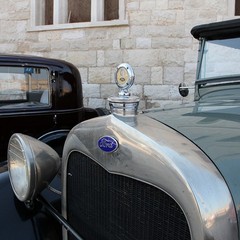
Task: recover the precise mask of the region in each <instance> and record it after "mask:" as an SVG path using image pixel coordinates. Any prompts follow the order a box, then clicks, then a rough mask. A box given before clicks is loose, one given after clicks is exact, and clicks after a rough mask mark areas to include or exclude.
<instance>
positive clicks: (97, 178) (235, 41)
mask: <svg viewBox="0 0 240 240" xmlns="http://www.w3.org/2000/svg"><path fill="white" fill-rule="evenodd" d="M192 34H193V36H194V37H195V38H197V39H198V40H199V43H200V51H199V60H198V68H197V79H196V81H195V101H194V102H193V103H189V104H180V105H177V106H171V107H169V108H164V109H152V110H146V111H144V112H143V113H138V110H137V107H138V103H139V99H138V97H134V96H131V95H130V93H129V92H128V89H129V87H131V85H132V84H133V81H134V72H133V69H132V68H131V66H130V65H129V64H127V63H124V64H120V65H119V66H118V68H117V72H116V83H117V85H118V87H119V89H120V91H119V95H118V96H116V97H114V96H111V97H109V104H110V108H111V112H112V114H110V115H107V116H102V117H98V118H93V119H89V120H88V121H84V122H82V123H79V124H78V125H76V126H75V127H74V128H73V129H72V130H71V131H70V133H69V134H68V136H67V139H66V141H65V144H64V149H63V155H62V158H61V159H60V157H59V156H58V154H57V153H56V152H55V151H54V150H53V149H52V148H51V147H49V146H48V145H46V144H44V143H43V142H41V141H39V140H37V139H35V138H32V137H30V136H27V135H25V134H19V133H16V134H13V135H12V137H11V139H10V141H9V145H8V169H9V172H7V171H6V168H2V170H1V171H2V173H1V174H0V190H1V192H0V203H1V204H0V212H1V218H0V226H1V229H2V230H1V231H0V238H1V239H19V236H20V238H22V239H71V240H72V239H84V240H96V239H97V240H113V239H114V240H116V239H121V240H122V239H123V240H146V239H147V240H157V239H159V240H239V239H240V234H239V223H240V208H239V206H240V174H239V171H240V68H239V63H240V19H236V20H231V21H226V22H218V23H212V24H207V25H200V26H196V27H194V28H193V29H192ZM179 91H180V93H181V94H182V95H184V96H186V95H187V93H188V88H187V87H186V86H184V84H181V85H180V87H179ZM52 179H53V181H52Z"/></svg>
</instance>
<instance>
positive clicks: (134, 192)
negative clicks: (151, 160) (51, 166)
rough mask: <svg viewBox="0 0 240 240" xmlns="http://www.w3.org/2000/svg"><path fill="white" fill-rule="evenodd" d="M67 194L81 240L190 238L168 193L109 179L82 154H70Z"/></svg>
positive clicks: (122, 178) (124, 179)
mask: <svg viewBox="0 0 240 240" xmlns="http://www.w3.org/2000/svg"><path fill="white" fill-rule="evenodd" d="M67 189H68V190H67V206H68V209H67V214H68V220H69V222H70V224H71V225H72V226H73V227H74V228H75V229H76V231H77V232H78V233H79V234H80V236H82V238H83V239H85V240H103V239H104V240H107V239H109V240H115V239H116V240H120V239H121V240H157V239H159V240H190V239H191V237H190V232H189V228H188V224H187V221H186V218H185V215H184V214H183V212H182V210H181V209H180V207H179V206H178V204H177V203H176V202H175V201H174V200H173V199H172V198H171V197H169V196H168V195H167V194H166V193H164V192H163V191H161V190H159V189H158V188H156V187H153V186H151V185H149V184H146V183H143V182H141V181H137V180H134V179H132V178H129V177H125V176H120V175H115V174H110V173H108V172H107V171H106V170H104V169H103V168H102V167H101V166H100V165H98V164H97V163H95V162H94V161H92V160H91V159H90V158H88V157H86V156H85V155H82V154H81V153H78V152H73V153H72V154H71V155H70V158H69V162H68V177H67ZM69 239H74V237H73V236H69Z"/></svg>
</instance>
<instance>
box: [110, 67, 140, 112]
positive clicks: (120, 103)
mask: <svg viewBox="0 0 240 240" xmlns="http://www.w3.org/2000/svg"><path fill="white" fill-rule="evenodd" d="M134 80H135V74H134V71H133V69H132V67H131V66H130V65H129V64H128V63H122V64H120V65H119V66H118V67H117V71H116V74H115V82H116V84H117V86H118V88H119V93H118V96H112V97H109V98H108V101H109V105H110V110H111V112H112V113H113V114H114V115H118V116H135V115H137V110H138V105H139V101H140V99H139V98H138V97H136V96H131V94H130V93H129V92H128V90H129V89H130V87H131V86H132V85H133V83H134Z"/></svg>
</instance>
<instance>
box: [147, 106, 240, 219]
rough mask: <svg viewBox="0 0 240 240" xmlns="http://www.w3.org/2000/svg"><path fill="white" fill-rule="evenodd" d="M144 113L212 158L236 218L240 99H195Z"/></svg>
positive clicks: (239, 186)
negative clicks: (221, 100) (237, 100)
mask: <svg viewBox="0 0 240 240" xmlns="http://www.w3.org/2000/svg"><path fill="white" fill-rule="evenodd" d="M146 114H147V115H148V116H149V117H151V118H153V119H155V120H157V121H159V122H162V123H163V124H165V125H167V126H169V127H171V128H173V129H174V130H176V131H178V132H179V133H181V134H183V135H184V136H185V137H187V138H188V139H189V140H191V141H192V142H193V143H194V144H196V145H197V146H198V147H199V148H200V149H201V150H202V151H203V152H204V153H205V154H206V155H207V156H208V157H209V158H210V159H211V160H212V161H213V163H214V164H215V166H216V167H217V168H218V169H219V171H220V172H221V174H222V176H223V177H224V179H225V181H226V183H227V185H228V187H229V189H230V191H231V194H232V196H233V199H234V202H235V206H236V210H237V212H238V219H239V220H240V174H239V171H240V102H231V103H229V102H224V103H217V104H216V103H214V104H198V103H196V104H192V105H186V106H183V107H179V106H178V107H177V108H174V107H173V108H169V109H161V110H154V111H150V112H146ZM206 184H207V183H206ZM239 222H240V221H239Z"/></svg>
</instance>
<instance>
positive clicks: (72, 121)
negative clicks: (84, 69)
mask: <svg viewBox="0 0 240 240" xmlns="http://www.w3.org/2000/svg"><path fill="white" fill-rule="evenodd" d="M94 116H98V112H97V110H93V109H88V108H84V107H83V96H82V83H81V78H80V74H79V71H78V69H77V68H76V67H75V66H73V65H72V64H70V63H68V62H65V61H62V60H55V59H47V58H42V57H35V56H24V55H0V125H1V126H2V127H1V134H0V153H1V154H0V161H4V160H6V159H7V145H8V140H9V139H10V137H11V135H12V134H13V133H15V132H21V133H24V134H27V135H30V136H33V137H35V138H38V139H40V140H42V141H43V142H45V143H48V144H49V145H50V146H52V147H54V148H55V149H56V150H57V151H58V152H59V153H60V154H61V151H62V147H63V144H64V141H65V139H66V136H67V134H68V133H69V131H70V129H71V128H72V127H73V126H75V125H76V124H77V123H79V122H81V121H83V120H86V119H89V118H92V117H94Z"/></svg>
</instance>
